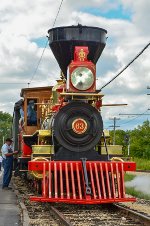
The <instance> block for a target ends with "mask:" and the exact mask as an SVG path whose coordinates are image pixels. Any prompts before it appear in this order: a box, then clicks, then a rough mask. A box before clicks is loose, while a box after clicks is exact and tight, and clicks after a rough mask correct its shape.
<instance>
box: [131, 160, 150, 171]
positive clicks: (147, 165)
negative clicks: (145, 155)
mask: <svg viewBox="0 0 150 226" xmlns="http://www.w3.org/2000/svg"><path fill="white" fill-rule="evenodd" d="M133 161H135V162H136V168H137V169H138V170H150V160H148V159H140V158H133Z"/></svg>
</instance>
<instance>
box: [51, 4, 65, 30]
mask: <svg viewBox="0 0 150 226" xmlns="http://www.w3.org/2000/svg"><path fill="white" fill-rule="evenodd" d="M62 4H63V0H61V3H60V5H59V8H58V11H57V14H56V17H55V20H54V23H53V27H54V26H55V23H56V20H57V17H58V14H59V12H60V9H61V6H62Z"/></svg>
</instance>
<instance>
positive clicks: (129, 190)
mask: <svg viewBox="0 0 150 226" xmlns="http://www.w3.org/2000/svg"><path fill="white" fill-rule="evenodd" d="M126 193H127V194H129V195H132V196H134V197H137V198H140V199H146V200H150V195H147V194H144V193H142V192H140V191H137V190H135V189H134V188H133V187H126Z"/></svg>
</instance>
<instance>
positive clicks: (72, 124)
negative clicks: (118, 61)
mask: <svg viewBox="0 0 150 226" xmlns="http://www.w3.org/2000/svg"><path fill="white" fill-rule="evenodd" d="M48 33H49V44H50V48H51V49H52V51H53V53H54V56H55V57H56V59H57V61H58V64H59V66H60V68H61V70H62V73H61V79H60V80H58V81H57V84H56V86H54V87H45V88H28V89H23V90H22V96H23V97H24V116H25V117H24V122H23V123H22V122H21V120H19V118H18V117H17V120H18V121H16V118H15V117H14V119H15V120H14V124H15V128H17V126H18V125H20V129H19V130H18V129H16V130H14V131H15V132H14V137H17V134H18V133H19V140H18V141H19V145H18V146H16V147H15V149H17V148H18V149H21V152H22V155H21V157H20V158H19V160H20V170H21V171H28V172H29V173H30V174H31V175H32V177H33V181H34V184H35V185H36V187H37V189H38V190H39V186H40V190H42V193H41V195H40V196H39V195H38V196H36V197H31V198H30V200H31V201H40V202H66V203H76V204H98V203H112V202H127V201H135V198H128V197H126V194H125V183H124V174H125V172H126V171H134V170H135V169H136V165H135V163H134V162H122V161H121V162H120V161H111V159H110V156H109V153H108V148H107V144H106V137H105V133H104V131H103V121H102V118H101V115H100V111H101V108H102V97H103V94H102V93H97V91H96V62H97V60H98V58H99V57H100V55H101V53H102V51H103V49H104V47H105V42H106V33H107V31H106V30H104V29H101V28H96V27H86V26H81V25H78V26H69V27H59V28H53V29H51V30H49V31H48ZM68 68H69V75H67V69H68ZM33 93H34V95H33ZM29 98H30V99H32V100H31V101H29V100H27V99H29ZM35 100H36V101H35ZM31 102H32V103H31ZM20 106H21V104H20V105H19V103H18V105H17V103H16V109H17V110H16V111H18V110H19V109H20ZM29 109H30V110H31V111H32V113H33V112H34V116H35V113H36V117H37V118H36V125H35V124H34V123H35V118H34V120H33V122H32V123H31V124H30V125H29ZM15 114H16V113H15ZM102 142H103V143H104V146H105V148H106V154H105V155H104V154H102V150H101V147H102ZM15 143H17V138H16V139H15ZM20 144H22V145H21V146H20ZM96 147H97V151H96ZM114 155H115V153H114ZM24 160H26V162H24ZM24 166H25V167H27V166H28V169H27V168H25V167H24ZM39 181H40V183H39Z"/></svg>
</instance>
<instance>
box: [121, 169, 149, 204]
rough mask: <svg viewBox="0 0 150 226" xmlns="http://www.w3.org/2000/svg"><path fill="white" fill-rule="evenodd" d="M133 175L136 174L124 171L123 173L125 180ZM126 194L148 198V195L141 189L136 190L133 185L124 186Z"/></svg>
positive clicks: (128, 179) (130, 179) (130, 178)
mask: <svg viewBox="0 0 150 226" xmlns="http://www.w3.org/2000/svg"><path fill="white" fill-rule="evenodd" d="M135 177H136V175H132V174H128V173H126V174H125V182H127V181H132V180H133V179H134V178H135ZM126 194H129V195H132V196H134V197H137V198H140V199H146V200H150V195H147V194H144V193H142V192H141V191H137V190H135V188H134V187H127V186H126Z"/></svg>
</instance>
